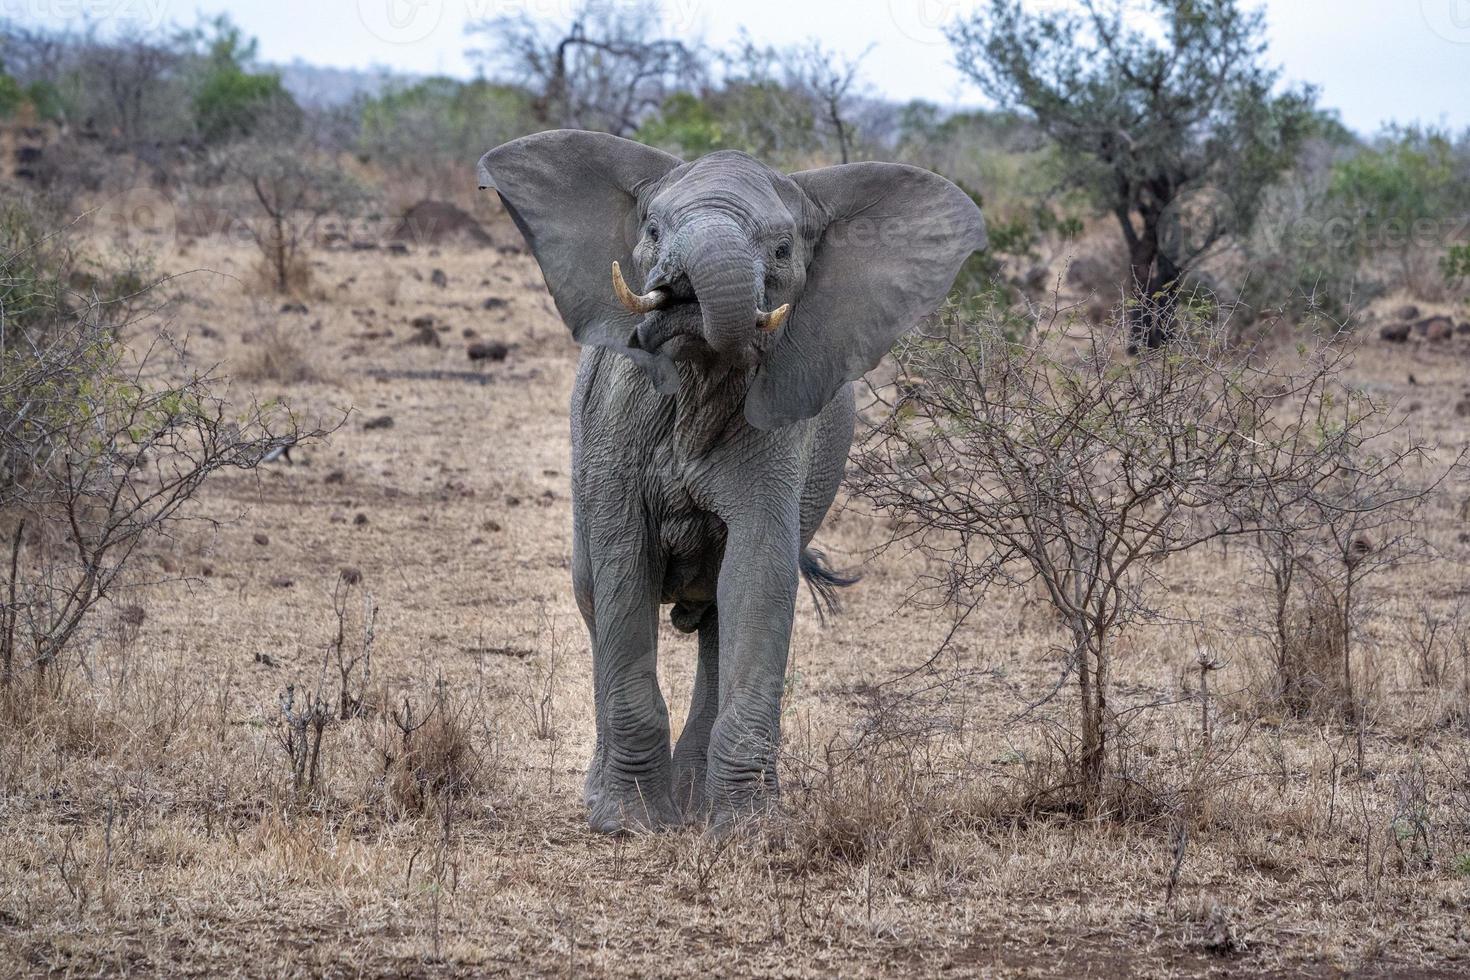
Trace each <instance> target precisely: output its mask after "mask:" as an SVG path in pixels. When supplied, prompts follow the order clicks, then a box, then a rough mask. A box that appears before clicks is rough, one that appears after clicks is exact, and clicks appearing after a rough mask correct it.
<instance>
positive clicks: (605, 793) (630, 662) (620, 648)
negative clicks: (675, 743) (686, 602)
mask: <svg viewBox="0 0 1470 980" xmlns="http://www.w3.org/2000/svg"><path fill="white" fill-rule="evenodd" d="M605 541H610V542H611V543H604V544H603V545H602V546H601V547H599V546H598V545H596V544H592V545H590V546H589V554H588V561H587V563H586V568H587V572H588V574H589V575H590V577H591V580H592V581H591V588H590V590H588V591H589V592H590V593H591V594H590V605H591V607H592V608H591V613H592V614H591V615H590V616H588V617H587V621H588V627H589V629H590V630H591V632H592V679H593V696H594V698H595V704H596V712H597V748H596V751H595V752H594V755H593V759H592V765H591V767H590V770H589V772H588V773H587V805H588V808H589V814H588V820H589V822H590V823H591V825H592V829H593V830H597V831H601V832H603V833H617V832H620V831H625V830H647V829H654V828H657V827H659V826H662V825H664V824H667V823H671V822H673V821H674V817H675V815H674V808H673V800H672V792H671V791H672V774H671V767H672V764H671V756H670V752H669V711H668V707H667V706H666V705H665V704H664V699H663V694H662V693H661V692H660V691H659V687H658V610H659V594H658V585H657V582H658V579H657V574H658V573H659V571H660V570H659V569H656V568H654V567H652V564H651V561H650V558H649V551H648V549H647V547H646V546H645V542H644V534H643V533H642V532H641V527H639V526H638V525H632V526H630V527H629V528H628V529H627V530H626V531H625V532H622V533H619V534H617V535H608V536H607V538H606V539H605Z"/></svg>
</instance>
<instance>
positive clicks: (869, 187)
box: [745, 163, 986, 429]
mask: <svg viewBox="0 0 1470 980" xmlns="http://www.w3.org/2000/svg"><path fill="white" fill-rule="evenodd" d="M791 179H792V180H793V181H795V182H796V184H797V185H798V186H800V187H801V189H802V190H803V191H804V192H805V193H806V196H807V197H808V198H809V199H810V200H811V202H812V204H813V205H814V206H815V208H816V209H817V212H818V214H817V220H816V223H817V225H818V227H821V228H823V230H822V232H821V235H820V238H819V239H818V241H817V244H816V248H815V251H814V253H813V256H812V260H811V263H810V265H809V266H808V268H807V280H806V289H805V290H804V291H803V292H802V294H801V296H800V297H799V298H798V299H797V301H796V304H795V307H794V309H793V310H792V313H791V315H790V317H789V318H788V319H787V321H786V324H785V326H784V327H783V328H782V334H781V336H780V338H779V339H778V340H777V342H776V344H775V346H774V347H773V348H772V349H771V350H770V351H769V352H768V354H767V355H766V358H765V360H764V361H763V362H762V364H761V367H760V370H759V371H758V372H757V374H756V378H755V382H754V384H753V385H752V387H751V390H750V394H749V395H748V396H747V397H746V401H745V417H746V419H748V420H749V421H750V423H751V424H752V425H754V426H756V427H758V428H761V429H775V428H779V427H780V426H783V425H787V424H789V423H791V422H795V421H798V420H800V419H805V418H811V417H812V416H814V415H816V414H817V413H818V412H820V411H821V410H822V408H823V406H825V405H826V404H827V403H828V402H829V401H831V400H832V397H833V396H834V395H835V394H836V393H837V390H838V389H839V388H840V387H841V386H842V385H844V384H846V383H848V382H849V381H853V380H855V379H857V378H860V377H862V376H863V374H865V373H866V372H868V371H870V370H872V368H873V367H874V366H875V365H876V364H877V363H878V361H880V360H881V359H882V357H883V355H884V354H886V353H887V352H888V349H889V348H890V347H892V346H893V342H894V341H895V340H897V339H898V337H899V336H900V335H901V334H903V333H904V332H905V331H907V330H909V329H910V328H911V327H913V326H914V324H916V323H917V322H918V321H919V319H920V318H922V317H924V316H927V315H928V314H930V313H932V312H933V311H934V310H935V309H936V308H938V306H939V304H940V303H942V302H943V301H944V297H945V294H946V293H948V292H949V288H950V286H951V285H953V283H954V277H955V275H956V274H957V273H958V272H959V270H960V266H961V265H962V264H964V261H965V260H966V259H967V258H969V257H970V255H971V254H972V253H973V252H975V251H978V250H980V249H983V248H985V245H986V237H985V219H984V218H983V217H981V215H980V208H979V207H977V206H976V204H975V202H974V201H972V200H971V199H970V196H969V195H968V194H966V193H965V192H964V191H962V190H960V189H959V188H958V187H956V186H955V185H954V184H952V183H950V182H949V181H948V180H945V179H944V178H943V177H941V176H939V175H938V174H935V173H931V172H929V171H927V170H921V169H919V168H917V167H909V166H905V165H903V164H897V163H853V164H844V165H842V166H839V167H826V168H824V169H822V170H808V171H805V172H803V173H798V174H792V175H791Z"/></svg>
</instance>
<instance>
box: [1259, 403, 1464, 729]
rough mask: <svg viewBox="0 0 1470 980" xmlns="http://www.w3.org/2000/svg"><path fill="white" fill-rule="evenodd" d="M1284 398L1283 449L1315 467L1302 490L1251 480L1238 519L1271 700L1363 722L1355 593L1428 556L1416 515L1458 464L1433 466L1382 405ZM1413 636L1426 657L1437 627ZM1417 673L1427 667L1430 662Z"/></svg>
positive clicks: (1298, 710)
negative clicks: (1261, 613) (1261, 596)
mask: <svg viewBox="0 0 1470 980" xmlns="http://www.w3.org/2000/svg"><path fill="white" fill-rule="evenodd" d="M1315 402H1316V404H1313V400H1304V399H1300V398H1297V399H1295V400H1293V399H1286V400H1285V402H1284V404H1283V405H1282V406H1281V408H1280V409H1279V412H1280V413H1284V414H1289V416H1290V418H1291V419H1292V420H1293V421H1292V422H1291V423H1290V425H1289V426H1288V427H1287V428H1286V429H1285V430H1283V433H1282V434H1283V437H1284V439H1285V441H1284V442H1283V443H1282V445H1281V450H1280V451H1282V452H1284V453H1287V454H1290V455H1291V456H1294V457H1300V458H1305V459H1309V460H1314V461H1315V463H1316V471H1315V473H1309V474H1308V476H1309V479H1308V480H1307V481H1306V482H1305V483H1304V484H1303V485H1301V486H1299V487H1292V486H1290V485H1286V486H1282V485H1277V484H1276V483H1274V482H1265V483H1262V484H1260V485H1259V486H1258V487H1257V488H1256V491H1255V492H1254V494H1253V499H1252V501H1251V503H1250V505H1249V507H1248V508H1246V509H1244V510H1243V511H1242V512H1241V518H1242V523H1246V524H1249V525H1251V526H1253V527H1254V528H1255V529H1256V533H1254V534H1252V535H1250V537H1249V541H1250V543H1251V544H1252V545H1253V552H1254V555H1255V558H1256V561H1257V564H1258V566H1259V567H1260V568H1261V570H1262V572H1263V585H1264V588H1265V592H1266V595H1267V598H1268V607H1269V609H1270V611H1271V621H1270V627H1269V628H1268V629H1266V630H1264V631H1262V632H1264V633H1265V634H1266V636H1267V639H1268V642H1269V643H1270V644H1271V647H1272V651H1273V656H1274V671H1275V687H1274V691H1273V692H1272V696H1273V697H1274V698H1276V699H1277V700H1278V701H1279V702H1280V703H1281V705H1283V706H1284V707H1286V708H1287V709H1288V710H1289V711H1291V712H1293V713H1296V714H1307V713H1312V712H1319V711H1326V712H1327V713H1329V714H1333V715H1337V716H1338V717H1341V718H1346V719H1356V720H1357V722H1358V724H1360V725H1361V723H1362V720H1363V716H1364V713H1365V711H1366V692H1365V690H1363V688H1364V684H1363V683H1362V680H1363V679H1362V678H1360V677H1359V676H1358V675H1359V673H1360V672H1361V671H1362V670H1364V669H1366V666H1365V665H1359V666H1358V667H1356V668H1355V666H1354V664H1355V661H1361V660H1362V659H1363V657H1364V656H1366V654H1360V653H1359V652H1358V651H1357V649H1356V646H1355V644H1354V642H1353V640H1354V636H1355V631H1356V629H1357V626H1358V620H1359V618H1360V617H1361V615H1362V606H1363V604H1362V599H1363V596H1364V590H1365V588H1366V587H1368V586H1369V585H1370V584H1371V582H1372V580H1373V579H1375V578H1376V577H1378V576H1380V575H1381V574H1383V573H1385V572H1387V571H1388V570H1390V569H1393V568H1397V567H1401V566H1403V565H1407V564H1414V563H1417V562H1422V561H1424V560H1426V559H1427V558H1428V557H1429V555H1430V553H1431V552H1430V547H1429V544H1428V541H1427V539H1426V537H1425V535H1424V532H1423V520H1422V515H1423V510H1424V507H1425V505H1426V504H1427V503H1428V502H1429V500H1430V499H1431V498H1432V496H1433V494H1434V493H1435V492H1436V490H1437V489H1438V487H1439V486H1440V484H1441V483H1442V482H1443V480H1444V478H1445V476H1446V475H1447V474H1448V473H1449V472H1450V471H1452V470H1453V469H1454V468H1455V467H1456V466H1458V465H1459V463H1460V462H1461V461H1462V460H1463V451H1462V452H1461V454H1460V455H1459V456H1458V457H1457V458H1456V459H1455V461H1454V462H1453V463H1451V464H1450V466H1448V467H1445V468H1440V469H1434V468H1432V467H1431V464H1430V457H1429V449H1428V447H1426V446H1424V445H1421V444H1418V443H1415V442H1413V441H1412V440H1409V439H1407V438H1406V437H1405V436H1404V435H1403V434H1402V433H1400V432H1399V430H1398V426H1397V424H1396V423H1395V422H1394V420H1393V416H1392V413H1391V410H1390V407H1389V406H1387V405H1385V404H1382V403H1380V402H1377V401H1375V400H1374V399H1372V398H1371V397H1370V396H1369V395H1368V394H1367V393H1365V392H1361V391H1356V390H1353V389H1351V388H1348V387H1347V386H1345V385H1341V384H1338V385H1334V386H1332V387H1329V388H1324V389H1323V391H1322V392H1321V395H1320V396H1319V397H1318V398H1316V399H1315ZM1436 631H1437V628H1436V630H1434V631H1431V632H1430V633H1429V635H1428V636H1427V637H1423V638H1421V639H1422V640H1423V642H1424V644H1427V647H1428V648H1429V649H1427V650H1421V653H1425V654H1426V655H1430V656H1432V655H1433V647H1434V646H1435V637H1434V632H1436ZM1423 666H1430V665H1428V664H1426V665H1423Z"/></svg>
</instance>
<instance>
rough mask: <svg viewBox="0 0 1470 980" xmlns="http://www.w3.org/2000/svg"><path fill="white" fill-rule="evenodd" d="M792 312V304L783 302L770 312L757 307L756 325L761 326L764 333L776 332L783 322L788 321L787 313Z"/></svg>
mask: <svg viewBox="0 0 1470 980" xmlns="http://www.w3.org/2000/svg"><path fill="white" fill-rule="evenodd" d="M790 312H791V304H790V303H783V304H781V305H780V306H778V307H776V308H775V309H774V310H772V311H771V312H769V313H766V312H763V311H762V310H759V309H757V310H756V311H755V323H756V326H758V327H760V328H761V332H762V333H775V332H776V331H777V330H778V329H780V327H781V324H783V323H785V322H786V315H787V314H788V313H790Z"/></svg>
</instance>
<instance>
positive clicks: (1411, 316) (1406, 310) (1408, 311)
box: [1393, 303, 1419, 320]
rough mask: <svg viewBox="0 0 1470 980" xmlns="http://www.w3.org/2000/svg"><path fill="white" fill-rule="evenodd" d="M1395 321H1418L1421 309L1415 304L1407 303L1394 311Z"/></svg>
mask: <svg viewBox="0 0 1470 980" xmlns="http://www.w3.org/2000/svg"><path fill="white" fill-rule="evenodd" d="M1393 317H1394V319H1395V320H1417V319H1419V307H1417V306H1415V305H1414V304H1413V303H1405V304H1404V305H1403V306H1400V307H1398V308H1397V309H1395V310H1394V311H1393Z"/></svg>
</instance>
